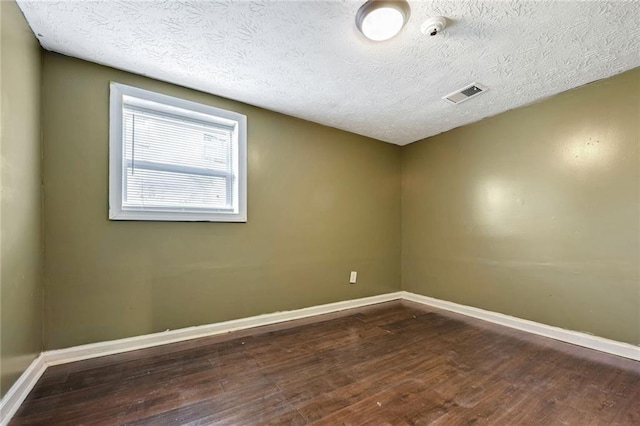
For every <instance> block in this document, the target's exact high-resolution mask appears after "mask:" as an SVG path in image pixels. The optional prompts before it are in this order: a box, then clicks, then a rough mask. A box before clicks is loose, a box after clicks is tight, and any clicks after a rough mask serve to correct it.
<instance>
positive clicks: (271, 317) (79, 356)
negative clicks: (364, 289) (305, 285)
mask: <svg viewBox="0 0 640 426" xmlns="http://www.w3.org/2000/svg"><path fill="white" fill-rule="evenodd" d="M400 298H401V292H395V293H387V294H381V295H379V296H371V297H364V298H361V299H353V300H346V301H343V302H336V303H329V304H326V305H318V306H311V307H309V308H303V309H296V310H293V311H285V312H275V313H272V314H265V315H257V316H253V317H248V318H241V319H237V320H231V321H224V322H218V323H214V324H207V325H201V326H196V327H188V328H181V329H177V330H169V331H164V332H161V333H153V334H145V335H142V336H135V337H129V338H126V339H118V340H109V341H106V342H99V343H92V344H89V345H82V346H74V347H71V348H65V349H59V350H54V351H47V352H43V354H42V355H43V356H44V359H45V362H46V363H47V365H57V364H65V363H68V362H74V361H80V360H83V359H89V358H97V357H101V356H105V355H113V354H117V353H121V352H128V351H134V350H138V349H144V348H150V347H153V346H160V345H166V344H168V343H176V342H182V341H185V340H191V339H197V338H200V337H209V336H215V335H219V334H226V333H230V332H232V331H238V330H245V329H248V328H254V327H261V326H265V325H272V324H278V323H282V322H286V321H291V320H296V319H301V318H308V317H313V316H316V315H322V314H329V313H333V312H339V311H343V310H345V309H352V308H359V307H363V306H368V305H374V304H377V303H383V302H390V301H392V300H398V299H400Z"/></svg>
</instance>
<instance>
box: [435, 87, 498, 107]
mask: <svg viewBox="0 0 640 426" xmlns="http://www.w3.org/2000/svg"><path fill="white" fill-rule="evenodd" d="M486 91H487V88H486V87H484V86H483V85H481V84H478V83H471V84H470V85H468V86H465V87H463V88H462V89H460V90H456V91H455V92H453V93H449V94H448V95H447V96H445V97H444V98H442V99H444V100H446V101H449V102H451V103H452V104H459V103H460V102H464V101H466V100H467V99H470V98H473V97H474V96H478V95H479V94H480V93H482V92H486Z"/></svg>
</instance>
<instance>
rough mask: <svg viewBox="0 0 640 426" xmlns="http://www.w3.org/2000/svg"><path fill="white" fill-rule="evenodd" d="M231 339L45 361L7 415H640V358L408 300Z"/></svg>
mask: <svg viewBox="0 0 640 426" xmlns="http://www.w3.org/2000/svg"><path fill="white" fill-rule="evenodd" d="M271 330H273V328H271ZM253 333H255V330H254V331H253ZM245 334H246V333H245ZM236 336H237V335H236ZM225 339H226V341H224V340H225ZM229 339H230V336H226V337H215V338H206V339H199V340H193V341H189V342H183V343H178V344H173V345H165V346H161V347H156V348H151V349H145V350H141V351H136V352H129V353H126V354H119V355H112V356H107V357H102V358H96V359H92V360H87V361H80V362H76V363H71V364H65V365H60V366H56V367H50V368H49V369H48V370H47V371H46V372H45V374H44V376H43V377H42V378H41V380H40V381H39V382H38V384H37V385H36V387H35V388H34V390H33V391H32V392H31V394H30V395H29V397H28V398H27V400H26V401H25V403H24V404H23V406H22V407H21V409H20V410H19V411H18V413H17V414H16V416H15V417H14V419H13V421H12V423H11V424H15V425H18V424H46V425H56V424H74V425H76V424H108V425H114V424H135V425H174V424H189V425H206V424H238V425H249V424H260V425H263V424H307V423H316V424H328V425H334V424H393V425H400V424H439V425H455V424H470V423H482V424H499V425H519V424H540V425H553V424H573V425H580V426H582V425H600V424H602V425H609V424H619V425H623V424H624V425H632V424H635V425H638V424H640V363H639V362H635V361H631V360H628V359H624V358H619V357H615V356H611V355H606V354H603V353H599V352H596V351H592V350H588V349H584V348H580V347H577V346H573V345H569V344H564V343H561V342H557V341H554V340H551V339H546V338H543V337H539V336H533V335H529V334H526V333H522V332H519V331H516V330H512V329H508V328H503V327H500V326H497V325H493V324H490V323H486V322H482V321H478V320H474V319H469V318H465V317H463V316H458V315H455V314H450V313H446V312H443V311H437V310H431V309H424V308H420V309H419V308H417V307H416V306H414V305H410V304H406V303H405V304H404V305H401V304H400V303H391V304H384V305H379V306H377V307H375V308H369V309H367V310H364V311H362V312H351V313H350V314H349V315H348V316H345V317H340V318H333V319H330V320H327V321H324V322H320V323H314V324H307V325H303V326H299V327H296V328H289V329H284V330H279V331H271V332H267V333H262V334H256V335H244V336H243V337H240V338H237V339H233V340H229Z"/></svg>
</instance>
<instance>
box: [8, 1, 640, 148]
mask: <svg viewBox="0 0 640 426" xmlns="http://www.w3.org/2000/svg"><path fill="white" fill-rule="evenodd" d="M362 3H363V1H361V2H354V1H324V2H322V1H280V0H264V1H257V2H256V1H252V2H248V1H190V0H183V1H177V0H176V1H171V0H169V1H139V0H131V1H116V0H106V1H103V0H98V1H93V0H92V1H25V0H18V4H19V6H20V8H21V9H22V11H23V12H24V14H25V16H26V18H27V20H28V22H29V24H30V25H31V27H32V29H33V30H34V32H35V33H36V35H37V37H38V39H39V40H40V43H41V44H42V46H43V47H44V48H45V49H47V50H51V51H54V52H59V53H63V54H65V55H69V56H73V57H78V58H81V59H85V60H89V61H92V62H97V63H100V64H105V65H109V66H112V67H115V68H119V69H123V70H127V71H131V72H134V73H137V74H143V75H147V76H149V77H153V78H156V79H159V80H164V81H168V82H172V83H175V84H179V85H182V86H186V87H190V88H194V89H198V90H201V91H204V92H208V93H212V94H215V95H219V96H223V97H227V98H231V99H235V100H238V101H242V102H246V103H248V104H252V105H257V106H260V107H264V108H267V109H270V110H274V111H278V112H282V113H285V114H288V115H292V116H295V117H300V118H304V119H306V120H310V121H314V122H317V123H321V124H324V125H328V126H332V127H337V128H339V129H344V130H347V131H350V132H354V133H358V134H361V135H365V136H370V137H372V138H375V139H379V140H383V141H386V142H391V143H395V144H399V145H405V144H407V143H411V142H414V141H416V140H420V139H423V138H425V137H428V136H432V135H435V134H438V133H441V132H443V131H446V130H449V129H452V128H455V127H459V126H461V125H464V124H468V123H471V122H474V121H478V120H480V119H482V118H484V117H488V116H492V115H495V114H498V113H500V112H503V111H506V110H509V109H512V108H516V107H518V106H521V105H525V104H528V103H531V102H534V101H536V100H538V99H542V98H545V97H548V96H550V95H553V94H556V93H559V92H562V91H565V90H568V89H571V88H574V87H577V86H580V85H583V84H586V83H589V82H592V81H595V80H598V79H601V78H605V77H609V76H611V75H615V74H618V73H620V72H622V71H625V70H628V69H632V68H635V67H637V66H640V25H638V22H640V2H637V1H617V0H616V1H605V0H602V1H496V0H492V1H484V0H467V1H442V0H434V1H409V4H410V6H411V17H410V19H409V22H408V23H407V25H406V26H405V28H404V29H403V30H402V32H401V33H400V34H399V35H398V36H397V37H395V38H393V39H391V40H388V41H385V42H372V41H369V40H367V39H366V38H364V36H362V34H360V33H359V32H358V30H357V29H356V26H355V16H356V12H357V10H358V8H359V7H360V5H361V4H362ZM433 16H445V17H446V18H447V19H448V26H447V28H445V29H444V31H442V32H441V33H440V34H438V35H436V36H434V37H429V36H426V35H423V34H422V33H421V32H420V25H421V24H422V22H423V21H425V20H426V19H427V18H429V17H433ZM472 82H478V83H481V84H483V85H485V86H487V87H488V89H489V90H488V91H487V92H486V93H484V94H481V95H479V96H478V97H476V98H473V99H470V100H469V101H468V102H464V103H462V104H460V105H452V104H449V103H448V102H447V101H444V100H442V99H441V98H442V97H443V96H445V95H447V94H449V93H450V92H453V91H454V90H457V89H460V88H462V87H463V86H465V85H468V84H469V83H472Z"/></svg>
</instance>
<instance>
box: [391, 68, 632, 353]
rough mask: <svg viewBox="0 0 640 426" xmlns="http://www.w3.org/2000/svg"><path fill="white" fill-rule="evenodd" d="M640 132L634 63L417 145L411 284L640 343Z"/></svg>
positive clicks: (406, 204) (409, 199) (411, 194)
mask: <svg viewBox="0 0 640 426" xmlns="http://www.w3.org/2000/svg"><path fill="white" fill-rule="evenodd" d="M505 96H506V94H505ZM470 102H473V101H470ZM452 108H456V109H461V110H462V109H464V104H462V105H459V106H456V107H452ZM639 143H640V69H635V70H632V71H629V72H626V73H624V74H621V75H619V76H616V77H613V78H610V79H607V80H603V81H599V82H596V83H593V84H590V85H588V86H584V87H582V88H578V89H575V90H573V91H570V92H566V93H563V94H561V95H558V96H555V97H553V98H550V99H548V100H545V101H543V102H540V103H537V104H534V105H531V106H528V107H526V108H521V109H517V110H513V111H509V112H507V113H504V114H501V115H499V116H496V117H493V118H490V119H486V120H484V121H481V122H478V123H476V124H472V125H469V126H465V127H461V128H458V129H455V130H452V131H449V132H446V133H443V134H440V135H438V136H435V137H432V138H429V139H426V140H423V141H420V142H417V143H414V144H411V145H409V146H406V147H404V148H403V150H402V168H403V170H402V289H403V290H407V291H412V292H415V293H420V294H424V295H427V296H432V297H436V298H440V299H445V300H450V301H453V302H457V303H462V304H466V305H471V306H476V307H480V308H483V309H488V310H492V311H497V312H502V313H505V314H509V315H513V316H516V317H520V318H525V319H530V320H534V321H538V322H541V323H546V324H551V325H555V326H559V327H563V328H567V329H572V330H579V331H585V332H588V333H593V334H595V335H598V336H602V337H607V338H611V339H615V340H619V341H624V342H629V343H632V344H640V274H639V269H638V264H639V261H640V249H639V246H640V207H639V206H640V158H639Z"/></svg>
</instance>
